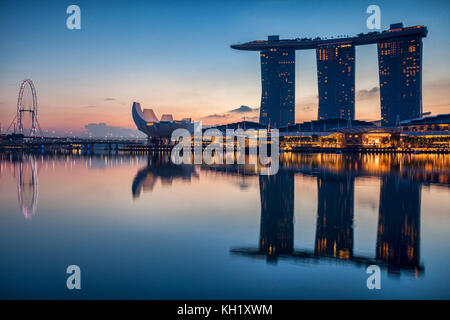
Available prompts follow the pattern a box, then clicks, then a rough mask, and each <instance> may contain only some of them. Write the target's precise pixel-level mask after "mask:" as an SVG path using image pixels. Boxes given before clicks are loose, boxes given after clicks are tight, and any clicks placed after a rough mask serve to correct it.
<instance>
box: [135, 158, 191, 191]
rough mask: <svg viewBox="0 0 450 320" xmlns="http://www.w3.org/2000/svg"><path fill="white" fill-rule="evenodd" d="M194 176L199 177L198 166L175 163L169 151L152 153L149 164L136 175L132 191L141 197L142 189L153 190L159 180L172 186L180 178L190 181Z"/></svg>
mask: <svg viewBox="0 0 450 320" xmlns="http://www.w3.org/2000/svg"><path fill="white" fill-rule="evenodd" d="M192 177H195V178H198V172H197V169H196V167H194V166H189V165H175V164H173V163H172V161H171V160H170V153H167V152H164V153H160V152H158V153H152V154H150V155H149V156H148V158H147V166H146V167H144V168H143V169H141V170H139V171H138V173H137V174H136V176H135V177H134V180H133V184H132V185H131V192H132V194H133V198H139V197H140V195H141V193H142V191H144V192H146V191H152V190H153V188H154V186H155V184H156V182H157V181H158V180H161V183H162V184H163V185H168V186H170V185H172V183H173V181H175V180H178V179H180V180H183V181H187V182H190V181H191V178H192Z"/></svg>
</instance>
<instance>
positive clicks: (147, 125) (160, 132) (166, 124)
mask: <svg viewBox="0 0 450 320" xmlns="http://www.w3.org/2000/svg"><path fill="white" fill-rule="evenodd" d="M131 112H132V115H133V120H134V123H135V124H136V126H137V128H138V129H139V130H140V131H142V132H143V133H145V134H146V135H147V136H148V137H149V138H170V136H171V135H172V132H173V131H175V130H176V129H186V130H188V131H189V132H190V133H193V132H194V122H192V119H191V118H184V119H182V120H174V119H173V117H172V115H171V114H163V115H162V116H161V119H160V120H158V117H157V116H156V114H155V112H154V111H153V109H144V110H142V109H141V104H140V103H139V102H133V107H132V111H131Z"/></svg>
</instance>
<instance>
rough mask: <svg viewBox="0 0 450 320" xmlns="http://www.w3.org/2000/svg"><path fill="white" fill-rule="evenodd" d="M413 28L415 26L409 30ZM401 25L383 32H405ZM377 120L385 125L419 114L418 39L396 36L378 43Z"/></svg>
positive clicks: (420, 103)
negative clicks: (378, 106)
mask: <svg viewBox="0 0 450 320" xmlns="http://www.w3.org/2000/svg"><path fill="white" fill-rule="evenodd" d="M412 28H415V27H412ZM408 29H409V28H403V24H402V23H398V24H391V28H390V29H389V30H388V31H387V32H398V31H402V30H408ZM377 46H378V69H379V70H378V71H379V76H380V99H381V119H382V123H383V125H385V126H391V127H392V126H395V125H397V124H398V122H399V121H402V120H408V119H414V118H418V117H420V115H421V114H422V36H421V34H411V35H399V36H398V37H394V38H389V39H386V40H384V41H380V42H378V44H377Z"/></svg>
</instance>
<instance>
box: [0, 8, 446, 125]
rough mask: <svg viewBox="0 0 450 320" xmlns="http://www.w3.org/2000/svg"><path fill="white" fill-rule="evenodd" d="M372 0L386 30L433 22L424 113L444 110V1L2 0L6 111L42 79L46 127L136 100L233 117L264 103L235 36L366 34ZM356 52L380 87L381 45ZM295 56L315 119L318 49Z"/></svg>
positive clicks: (362, 81)
mask: <svg viewBox="0 0 450 320" xmlns="http://www.w3.org/2000/svg"><path fill="white" fill-rule="evenodd" d="M70 4H77V5H78V6H80V8H81V30H68V29H67V28H66V19H67V17H68V15H67V14H66V8H67V7H68V6H69V5H70ZM370 4H376V5H378V6H380V8H381V24H382V26H381V28H382V29H387V28H389V24H390V23H395V22H403V23H404V24H405V26H410V25H418V24H421V25H426V26H427V27H428V30H429V35H428V37H427V38H425V39H424V62H423V64H424V71H423V80H424V110H425V111H427V110H430V111H433V113H444V112H449V110H450V106H449V102H450V96H449V93H448V92H449V90H448V89H450V81H449V78H450V75H449V70H450V40H449V39H450V37H449V34H448V32H449V30H450V22H449V19H448V16H449V14H450V2H449V1H370V2H366V1H339V2H337V1H290V0H278V1H268V0H267V1H265V0H261V1H234V0H231V1H132V0H129V1H124V0H116V1H95V0H94V1H92V0H91V1H42V0H41V1H26V2H23V1H4V0H0V38H1V41H0V50H1V52H2V58H1V59H0V118H1V121H2V122H3V123H4V126H5V124H6V123H8V122H10V121H11V120H12V118H13V117H14V113H15V104H16V99H17V91H18V87H19V84H20V82H21V81H22V80H23V79H25V78H31V79H33V81H34V83H35V86H36V88H37V92H38V100H39V106H40V109H39V117H40V123H41V125H42V126H44V127H46V128H61V127H67V128H73V129H79V128H83V127H84V125H85V124H87V123H90V122H107V123H108V124H111V125H117V126H124V127H133V123H132V120H131V116H130V109H131V103H132V101H134V100H137V101H140V102H141V104H142V105H143V106H144V107H151V108H154V109H155V111H156V113H157V114H158V115H161V114H162V113H169V112H170V113H173V114H174V115H175V117H180V118H181V117H185V116H189V115H191V116H193V117H194V118H196V119H202V118H203V119H205V117H207V116H208V115H211V114H219V115H220V114H222V115H229V113H227V111H229V110H231V109H235V108H237V107H239V106H240V105H248V106H250V107H251V108H258V107H259V103H260V90H261V88H260V66H259V57H258V54H257V53H256V52H242V51H234V50H232V49H231V48H230V47H229V46H230V44H232V43H237V42H246V41H250V40H255V39H264V38H266V37H267V35H269V34H279V35H280V36H281V37H282V38H291V37H292V38H295V37H316V36H325V37H330V36H336V35H340V34H349V35H354V34H357V33H360V32H367V31H369V30H368V29H367V27H366V19H367V17H368V15H367V14H366V8H367V7H368V6H369V5H370ZM356 54H357V65H356V72H357V80H356V81H357V83H356V89H357V91H359V90H370V89H372V88H373V87H376V86H378V73H377V56H376V47H375V46H374V45H371V46H362V47H358V48H357V52H356ZM296 60H297V61H296V73H297V76H296V118H297V120H298V121H301V120H307V119H312V118H315V117H316V116H317V99H316V95H317V76H316V62H315V53H314V51H311V50H310V51H301V52H297V55H296ZM364 97H365V98H364V99H363V98H361V99H360V101H358V97H357V101H356V104H357V105H356V110H357V114H356V115H357V118H361V119H374V118H377V117H379V101H378V99H379V98H378V97H377V96H376V94H375V95H374V96H373V97H366V96H364ZM255 115H256V114H249V115H248V117H251V116H255ZM206 119H207V118H206ZM224 119H227V118H224ZM224 119H221V120H220V121H225V120H224ZM227 120H231V118H228V119H227ZM217 121H219V119H217Z"/></svg>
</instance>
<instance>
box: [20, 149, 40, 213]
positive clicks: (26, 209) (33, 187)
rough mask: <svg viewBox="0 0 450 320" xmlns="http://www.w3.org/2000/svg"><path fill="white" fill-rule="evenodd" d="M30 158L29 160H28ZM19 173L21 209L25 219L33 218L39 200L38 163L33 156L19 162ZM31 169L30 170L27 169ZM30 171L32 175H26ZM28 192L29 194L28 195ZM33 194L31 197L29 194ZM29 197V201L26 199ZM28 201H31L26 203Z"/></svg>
mask: <svg viewBox="0 0 450 320" xmlns="http://www.w3.org/2000/svg"><path fill="white" fill-rule="evenodd" d="M27 158H28V160H29V161H26V160H27ZM18 169H19V170H18V174H17V197H18V200H19V206H20V210H21V211H22V214H23V216H24V217H25V219H31V218H32V217H33V216H34V213H35V212H36V207H37V201H38V175H37V163H36V159H35V158H34V157H33V156H31V155H30V156H28V157H24V158H23V159H22V160H21V161H20V162H19V168H18ZM27 169H29V170H27ZM27 171H30V176H29V177H28V176H27V177H25V175H26V174H25V173H28V172H27ZM27 194H28V196H27ZM30 195H31V199H28V198H30V197H29V196H30ZM26 199H28V201H27V200H26ZM26 202H29V203H28V204H26Z"/></svg>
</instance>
